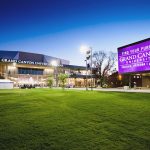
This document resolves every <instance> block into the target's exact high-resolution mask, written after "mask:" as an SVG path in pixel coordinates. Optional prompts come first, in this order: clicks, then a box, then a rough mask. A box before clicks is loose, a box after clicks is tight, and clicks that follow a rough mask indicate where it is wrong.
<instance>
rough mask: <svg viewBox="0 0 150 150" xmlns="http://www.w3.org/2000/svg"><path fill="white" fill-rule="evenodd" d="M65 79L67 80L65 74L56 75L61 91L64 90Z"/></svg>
mask: <svg viewBox="0 0 150 150" xmlns="http://www.w3.org/2000/svg"><path fill="white" fill-rule="evenodd" d="M67 78H68V75H67V74H64V73H60V74H59V75H58V79H59V81H60V83H61V87H62V89H64V88H65V83H66V81H67Z"/></svg>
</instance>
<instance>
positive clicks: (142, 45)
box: [118, 39, 150, 74]
mask: <svg viewBox="0 0 150 150" xmlns="http://www.w3.org/2000/svg"><path fill="white" fill-rule="evenodd" d="M118 69H119V73H121V74H122V73H129V72H141V71H150V39H148V40H144V41H141V42H137V43H135V44H131V45H129V46H124V47H120V48H118Z"/></svg>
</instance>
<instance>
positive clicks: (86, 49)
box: [80, 45, 93, 91]
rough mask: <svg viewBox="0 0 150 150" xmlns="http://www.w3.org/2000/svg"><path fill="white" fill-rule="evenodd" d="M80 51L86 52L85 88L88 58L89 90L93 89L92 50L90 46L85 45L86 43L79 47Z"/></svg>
mask: <svg viewBox="0 0 150 150" xmlns="http://www.w3.org/2000/svg"><path fill="white" fill-rule="evenodd" d="M80 51H81V53H84V54H86V60H85V61H86V90H88V88H87V70H88V65H89V64H88V63H87V61H88V60H90V70H91V91H92V90H93V88H92V64H93V62H92V56H93V52H92V47H89V46H86V45H82V46H81V47H80Z"/></svg>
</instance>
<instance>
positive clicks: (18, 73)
mask: <svg viewBox="0 0 150 150" xmlns="http://www.w3.org/2000/svg"><path fill="white" fill-rule="evenodd" d="M54 61H55V63H56V64H57V65H56V66H53V64H52V62H54ZM59 73H66V74H68V75H69V78H68V79H67V85H69V86H71V87H85V86H86V84H87V85H88V86H91V84H92V85H93V86H94V83H95V82H94V79H92V80H91V72H90V71H87V72H86V67H83V66H75V65H69V61H68V60H64V59H61V58H56V57H52V56H47V55H43V54H36V53H28V52H22V51H2V50H1V51H0V78H4V79H9V80H11V81H13V82H14V86H20V85H23V84H32V85H36V86H40V87H43V86H47V79H48V77H49V76H50V75H53V76H54V85H55V86H56V84H58V86H59V82H58V83H56V82H57V78H58V74H59ZM86 73H87V76H86ZM86 77H87V78H86ZM86 79H87V80H86ZM91 81H92V82H91Z"/></svg>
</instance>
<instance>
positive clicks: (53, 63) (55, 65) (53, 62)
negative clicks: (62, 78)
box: [51, 60, 58, 87]
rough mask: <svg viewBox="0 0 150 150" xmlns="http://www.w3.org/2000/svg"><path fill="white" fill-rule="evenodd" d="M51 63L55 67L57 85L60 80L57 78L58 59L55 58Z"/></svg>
mask: <svg viewBox="0 0 150 150" xmlns="http://www.w3.org/2000/svg"><path fill="white" fill-rule="evenodd" d="M51 65H52V66H53V67H54V77H55V86H56V87H57V86H58V80H57V75H58V72H57V66H58V63H57V61H56V60H53V61H51Z"/></svg>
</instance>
